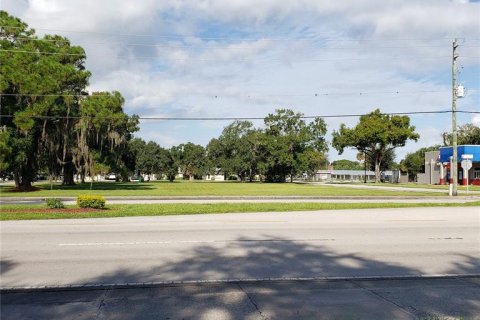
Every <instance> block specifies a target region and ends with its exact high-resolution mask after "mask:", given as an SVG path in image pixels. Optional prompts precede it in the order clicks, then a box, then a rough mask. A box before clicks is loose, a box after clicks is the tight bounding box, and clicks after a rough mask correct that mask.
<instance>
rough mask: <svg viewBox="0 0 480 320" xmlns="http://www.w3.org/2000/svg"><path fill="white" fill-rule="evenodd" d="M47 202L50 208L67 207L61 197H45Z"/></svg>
mask: <svg viewBox="0 0 480 320" xmlns="http://www.w3.org/2000/svg"><path fill="white" fill-rule="evenodd" d="M45 203H46V204H47V207H49V208H50V209H62V208H65V205H64V204H63V202H62V201H61V200H60V199H57V198H47V199H45Z"/></svg>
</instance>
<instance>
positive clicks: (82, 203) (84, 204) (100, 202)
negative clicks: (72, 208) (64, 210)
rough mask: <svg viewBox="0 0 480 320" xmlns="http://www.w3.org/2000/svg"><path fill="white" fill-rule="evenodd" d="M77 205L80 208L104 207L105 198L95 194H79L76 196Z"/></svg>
mask: <svg viewBox="0 0 480 320" xmlns="http://www.w3.org/2000/svg"><path fill="white" fill-rule="evenodd" d="M77 205H78V206H79V207H80V208H95V209H101V208H104V207H105V198H104V197H103V196H97V195H80V196H78V198H77Z"/></svg>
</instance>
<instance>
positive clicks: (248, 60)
mask: <svg viewBox="0 0 480 320" xmlns="http://www.w3.org/2000/svg"><path fill="white" fill-rule="evenodd" d="M0 52H12V53H27V54H45V55H60V56H86V54H84V53H61V52H43V51H28V50H10V49H0ZM95 56H97V57H99V56H103V57H109V56H111V55H95ZM117 57H118V58H128V57H132V56H130V55H118V56H117ZM134 58H135V59H165V60H167V61H215V62H218V61H219V59H218V58H217V59H213V58H212V59H205V58H169V57H162V56H136V57H134ZM388 58H389V59H401V58H405V56H395V57H388ZM415 58H416V59H440V58H450V56H421V57H415ZM462 58H476V59H478V58H480V57H474V56H462ZM252 60H254V59H230V60H228V61H230V62H250V61H252ZM264 60H268V61H285V60H286V59H278V58H277V59H267V58H265V59H264ZM301 60H302V61H314V62H326V61H361V60H371V58H334V59H315V58H311V59H301Z"/></svg>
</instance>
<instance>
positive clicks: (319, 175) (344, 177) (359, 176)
mask: <svg viewBox="0 0 480 320" xmlns="http://www.w3.org/2000/svg"><path fill="white" fill-rule="evenodd" d="M365 176H366V178H367V179H366V180H367V182H374V181H375V172H373V171H370V170H367V171H365V170H335V169H331V170H318V171H317V172H316V173H315V175H314V176H313V181H319V182H364V181H365ZM381 178H382V180H383V181H386V182H393V183H398V182H399V181H398V179H399V172H398V171H396V170H395V171H384V172H382V177H381Z"/></svg>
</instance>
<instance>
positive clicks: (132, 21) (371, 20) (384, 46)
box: [2, 0, 480, 160]
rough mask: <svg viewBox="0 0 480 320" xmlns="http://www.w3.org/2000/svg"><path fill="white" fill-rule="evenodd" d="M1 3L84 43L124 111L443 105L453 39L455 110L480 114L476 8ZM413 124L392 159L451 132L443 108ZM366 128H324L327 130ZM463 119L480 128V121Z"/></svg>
mask: <svg viewBox="0 0 480 320" xmlns="http://www.w3.org/2000/svg"><path fill="white" fill-rule="evenodd" d="M2 9H4V10H7V11H8V12H9V13H11V14H13V15H16V16H18V17H20V18H21V19H22V20H24V21H25V22H27V23H28V24H29V25H30V26H31V27H34V28H36V29H37V32H38V33H39V34H43V33H57V34H62V35H64V36H67V37H68V38H70V39H71V40H72V42H73V43H74V44H77V45H81V46H82V47H84V48H85V49H86V52H87V56H88V59H87V67H88V68H89V69H90V70H91V71H92V72H93V77H92V78H91V83H90V90H119V91H120V92H122V94H123V95H124V96H125V98H126V104H125V110H126V111H127V113H135V114H139V115H141V116H158V117H174V116H175V117H263V116H265V115H266V114H268V113H271V112H273V111H274V110H275V109H276V108H291V109H293V110H295V111H298V112H302V113H304V114H305V115H331V114H352V113H353V114H361V113H368V112H370V111H372V110H373V109H375V108H380V109H381V110H382V111H384V112H408V111H430V110H447V109H449V108H450V107H451V54H452V52H451V50H452V40H453V38H455V37H458V38H462V39H461V41H460V43H461V46H460V48H459V55H460V57H459V71H460V72H459V75H458V80H459V83H462V84H464V85H465V86H466V88H467V90H468V91H467V96H466V97H465V98H463V99H461V100H459V102H458V108H459V110H467V111H479V110H480V19H479V18H478V17H479V16H480V3H479V2H468V1H460V0H458V1H447V0H425V1H413V0H411V1H409V0H405V1H374V0H359V1H354V2H352V1H327V0H297V1H274V0H265V1H257V0H231V1H221V0H209V1H196V0H183V1H182V0H177V1H154V0H143V1H121V0H116V1H113V0H105V1H92V0H82V1H80V0H71V1H63V0H35V1H33V0H32V1H26V0H3V1H2ZM47 29H50V30H47ZM53 30H55V31H53ZM396 92H398V93H396ZM327 93H328V95H326V94H327ZM360 93H363V94H360ZM315 94H317V95H315ZM411 119H412V123H413V124H414V125H415V126H416V127H417V130H418V132H419V133H420V135H421V139H420V141H418V142H417V143H408V144H407V146H406V147H404V148H401V149H398V150H397V155H398V156H397V160H400V159H401V158H402V157H403V156H404V155H405V153H407V152H412V151H414V150H416V149H418V148H420V147H423V146H428V145H433V144H439V143H441V133H442V132H443V131H445V130H450V129H451V120H450V117H449V115H447V114H442V115H417V116H412V117H411ZM357 120H358V119H356V118H343V119H338V118H329V119H327V124H328V126H329V130H330V132H331V130H334V129H338V127H339V125H340V123H346V124H347V125H354V124H355V123H356V122H357ZM458 120H459V123H460V124H464V123H470V122H473V123H476V124H477V125H478V124H480V117H479V116H478V115H476V116H472V115H459V116H458ZM228 124H229V121H204V122H188V121H144V122H142V123H141V130H140V132H138V133H137V136H140V137H142V138H144V139H147V140H154V141H157V142H158V143H159V144H161V145H162V146H164V147H169V146H172V145H175V144H179V143H183V142H187V141H191V142H195V143H199V144H202V145H206V144H207V143H208V141H209V140H210V139H211V138H213V137H217V136H218V135H219V134H220V132H221V130H222V128H223V127H224V126H226V125H228ZM255 124H256V125H257V126H261V125H262V122H261V121H256V122H255ZM330 132H329V136H328V138H329V139H331V137H330ZM329 157H330V160H335V159H339V158H349V159H354V158H355V151H353V150H350V151H347V152H345V153H344V154H343V155H341V156H339V155H338V154H337V152H336V151H335V150H334V149H331V150H330V152H329Z"/></svg>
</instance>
